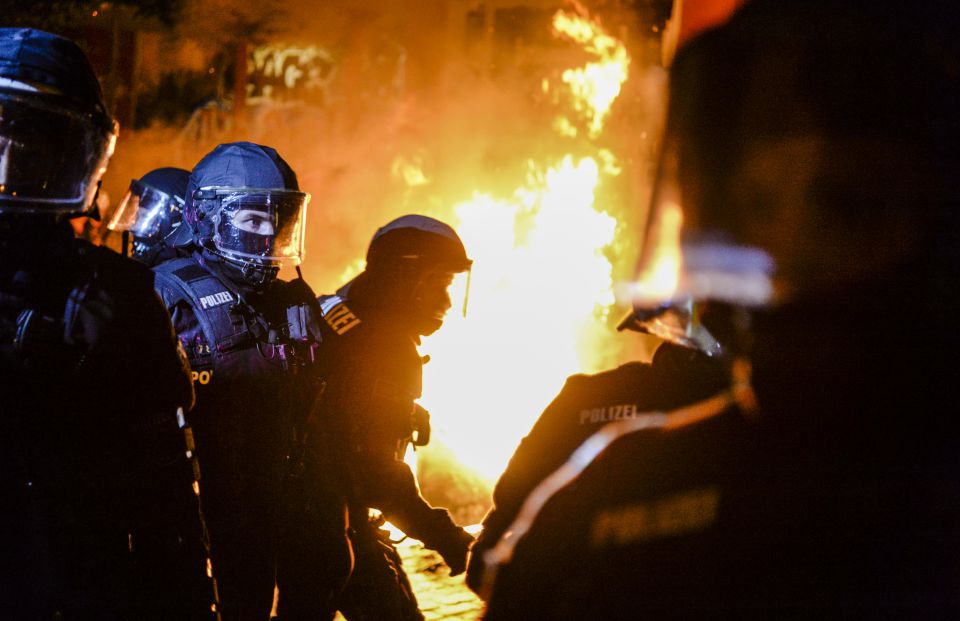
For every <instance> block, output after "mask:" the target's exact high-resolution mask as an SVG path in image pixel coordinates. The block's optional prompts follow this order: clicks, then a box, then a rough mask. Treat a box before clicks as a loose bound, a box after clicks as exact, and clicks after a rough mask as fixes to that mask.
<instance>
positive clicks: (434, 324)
mask: <svg viewBox="0 0 960 621" xmlns="http://www.w3.org/2000/svg"><path fill="white" fill-rule="evenodd" d="M453 276H454V274H453V272H446V271H440V270H430V271H428V272H427V273H426V274H424V275H423V277H422V278H421V279H420V281H419V282H418V283H417V286H416V288H415V289H414V312H415V314H416V317H417V323H418V325H417V332H418V334H420V335H422V336H428V335H430V334H433V333H434V332H436V331H437V330H439V329H440V326H441V325H443V318H444V317H445V316H446V314H447V311H449V310H450V308H451V306H452V303H451V302H450V291H449V289H450V285H451V284H452V283H453Z"/></svg>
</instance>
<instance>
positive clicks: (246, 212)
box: [194, 188, 310, 266]
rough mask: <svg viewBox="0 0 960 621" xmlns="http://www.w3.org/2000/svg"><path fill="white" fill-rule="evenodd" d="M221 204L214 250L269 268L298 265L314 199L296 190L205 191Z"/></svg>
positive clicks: (201, 195)
mask: <svg viewBox="0 0 960 621" xmlns="http://www.w3.org/2000/svg"><path fill="white" fill-rule="evenodd" d="M211 196H212V197H213V199H214V200H217V201H218V203H219V207H218V209H217V210H216V213H215V215H214V216H213V218H214V220H213V224H214V227H213V238H212V240H211V242H212V244H213V246H214V247H215V248H216V250H217V251H218V252H220V253H221V254H223V255H224V256H227V257H230V258H233V259H238V260H240V261H246V262H250V261H252V262H255V263H259V264H262V265H269V266H283V265H298V264H299V263H300V261H301V260H302V258H303V245H304V235H303V234H304V227H305V223H306V217H307V204H308V203H309V202H310V195H309V194H306V193H304V192H297V191H293V190H269V189H250V188H239V189H238V188H201V189H200V190H198V191H197V192H196V193H195V194H194V200H197V199H200V200H210V198H208V197H211Z"/></svg>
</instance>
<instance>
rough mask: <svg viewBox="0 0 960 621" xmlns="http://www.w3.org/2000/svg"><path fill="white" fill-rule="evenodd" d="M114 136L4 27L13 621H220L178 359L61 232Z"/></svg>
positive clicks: (164, 319)
mask: <svg viewBox="0 0 960 621" xmlns="http://www.w3.org/2000/svg"><path fill="white" fill-rule="evenodd" d="M116 135H117V126H116V123H115V122H114V121H113V119H112V118H110V116H109V115H108V114H107V112H106V111H105V109H104V105H103V101H102V98H101V93H100V86H99V84H98V83H97V79H96V77H95V76H94V74H93V71H92V69H91V67H90V65H89V63H88V62H87V59H86V57H85V56H84V55H83V53H82V52H81V51H80V49H79V48H78V47H77V46H76V45H75V44H74V43H73V42H71V41H69V40H67V39H63V38H60V37H57V36H54V35H51V34H48V33H45V32H41V31H37V30H28V29H12V28H2V29H0V396H2V397H0V398H2V402H3V405H2V406H0V424H2V430H0V444H2V446H0V537H2V538H3V542H2V548H3V553H2V554H0V558H2V560H0V611H2V612H0V616H3V617H4V618H10V619H64V620H70V619H105V620H115V619H125V620H127V619H157V620H161V619H203V618H209V617H210V614H211V613H210V604H211V602H212V601H213V599H212V592H211V588H210V587H211V585H210V582H209V580H208V579H207V577H206V563H205V559H204V550H203V546H202V542H201V531H200V520H199V515H198V507H197V499H196V496H195V495H194V492H193V489H192V486H191V468H190V463H189V462H188V459H187V451H186V448H187V447H186V445H185V441H184V434H183V432H182V431H181V426H180V425H181V421H182V412H183V409H189V407H190V406H191V405H192V403H193V390H192V388H191V384H190V375H189V370H188V369H187V367H186V360H185V358H184V356H183V352H182V350H180V349H179V348H178V346H177V341H176V339H175V338H174V335H173V332H172V330H171V328H170V318H169V316H168V315H167V313H166V311H165V310H164V308H163V305H162V304H161V303H160V300H159V299H158V298H157V295H156V293H155V292H154V290H153V276H152V274H151V273H150V272H149V271H148V270H147V269H146V268H144V267H143V266H141V265H138V264H136V263H134V262H133V261H129V260H126V259H123V258H121V257H120V256H118V255H117V254H115V253H113V252H111V251H108V250H106V249H102V248H98V247H94V246H92V245H90V244H89V243H87V242H85V241H81V240H77V239H74V237H73V232H72V230H71V227H70V222H69V219H70V218H72V217H74V216H83V215H86V214H89V212H90V210H91V209H93V202H94V197H95V195H96V193H97V187H98V185H99V182H100V178H101V176H102V175H103V173H104V171H105V170H106V166H107V161H108V160H109V158H110V155H111V153H112V150H113V145H114V141H115V139H116ZM178 412H179V414H180V416H179V417H178ZM178 418H179V419H180V420H179V421H178Z"/></svg>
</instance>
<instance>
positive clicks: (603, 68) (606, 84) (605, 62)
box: [553, 11, 630, 138]
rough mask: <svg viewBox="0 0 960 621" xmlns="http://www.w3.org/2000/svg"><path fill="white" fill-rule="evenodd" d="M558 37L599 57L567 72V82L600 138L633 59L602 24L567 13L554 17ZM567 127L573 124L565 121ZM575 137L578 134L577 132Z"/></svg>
mask: <svg viewBox="0 0 960 621" xmlns="http://www.w3.org/2000/svg"><path fill="white" fill-rule="evenodd" d="M553 28H554V30H555V32H556V33H557V34H561V35H566V36H567V37H569V38H570V39H572V40H573V41H575V42H576V43H579V44H580V45H582V46H583V48H584V49H585V50H586V51H587V52H589V53H591V54H593V55H595V56H596V57H597V60H596V61H593V62H589V63H587V64H586V65H585V66H583V67H578V68H576V69H567V70H566V71H564V72H563V77H562V79H563V82H564V83H565V84H566V85H567V86H568V87H569V89H570V94H571V96H572V98H573V109H574V110H576V111H577V112H579V113H581V114H584V115H586V117H587V118H588V119H589V124H588V126H587V129H588V135H589V136H590V137H591V138H596V137H597V136H599V135H600V133H601V132H602V131H603V122H604V119H605V118H606V116H607V114H608V113H609V112H610V106H612V105H613V102H614V100H615V99H616V98H617V96H618V95H619V94H620V87H621V86H622V85H623V83H624V82H626V81H627V69H628V68H629V66H630V57H629V55H628V54H627V49H626V48H625V47H624V46H623V44H622V43H621V42H620V41H618V40H617V39H615V38H613V37H611V36H610V35H608V34H606V33H605V32H604V31H603V29H602V28H601V27H600V24H597V23H595V22H591V21H589V20H587V19H584V18H583V17H581V16H579V15H577V14H575V13H568V12H565V11H558V12H557V14H556V15H554V17H553ZM561 123H562V125H563V126H564V127H567V128H569V127H570V124H569V123H567V122H563V121H562V122H561ZM573 135H576V134H575V133H574V134H573Z"/></svg>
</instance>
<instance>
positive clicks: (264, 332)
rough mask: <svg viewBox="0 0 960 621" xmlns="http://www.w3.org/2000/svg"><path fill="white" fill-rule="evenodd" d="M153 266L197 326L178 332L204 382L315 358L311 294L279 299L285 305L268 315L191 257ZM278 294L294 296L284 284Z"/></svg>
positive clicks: (289, 368) (290, 367)
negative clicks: (182, 303) (191, 311)
mask: <svg viewBox="0 0 960 621" xmlns="http://www.w3.org/2000/svg"><path fill="white" fill-rule="evenodd" d="M154 272H155V274H156V285H157V287H158V288H159V287H166V288H167V289H168V290H171V291H175V292H177V293H178V294H179V296H180V297H181V299H182V300H183V302H185V303H186V304H188V305H189V306H190V308H191V309H192V310H193V312H194V314H195V316H196V318H197V329H196V330H195V331H193V332H192V333H189V334H183V333H181V334H179V335H178V336H179V337H180V340H181V342H182V343H183V346H184V349H185V350H186V352H187V356H188V358H189V359H190V366H191V367H192V368H193V371H194V381H195V382H197V381H199V382H200V383H201V384H206V383H207V382H208V381H215V379H214V378H215V377H216V376H218V375H222V376H224V377H231V378H234V377H239V376H258V377H262V376H263V375H264V374H267V375H273V374H278V373H287V372H296V370H297V369H298V367H302V366H311V365H312V364H313V362H314V359H315V353H316V349H317V347H318V346H319V330H318V329H317V328H316V327H315V325H313V323H312V321H313V319H312V313H311V310H310V306H311V302H312V300H297V299H283V300H281V304H280V305H281V306H285V308H284V309H282V311H281V312H278V313H276V315H275V316H274V317H270V318H267V317H264V316H263V314H262V313H260V312H258V311H257V310H255V309H254V308H252V307H251V306H250V305H248V304H247V303H246V302H244V301H243V299H242V297H241V296H240V294H239V293H237V292H236V291H235V290H234V289H233V288H232V287H230V286H229V285H227V284H226V283H224V281H223V280H221V279H220V278H218V277H217V276H215V275H214V274H212V273H211V272H209V271H208V270H206V269H204V268H203V267H202V266H200V265H198V264H197V262H196V260H194V259H192V258H180V259H174V260H172V261H167V262H165V263H162V264H160V265H159V266H157V267H156V268H154ZM289 288H290V287H289V284H288V287H285V289H289ZM282 297H283V298H295V297H296V296H295V292H294V294H293V295H289V292H288V291H286V290H285V291H284V292H283V295H282ZM169 302H170V301H169V300H168V304H169ZM204 373H209V375H202V374H204Z"/></svg>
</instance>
